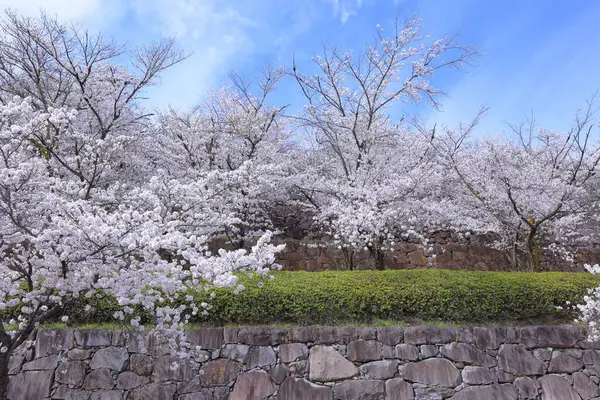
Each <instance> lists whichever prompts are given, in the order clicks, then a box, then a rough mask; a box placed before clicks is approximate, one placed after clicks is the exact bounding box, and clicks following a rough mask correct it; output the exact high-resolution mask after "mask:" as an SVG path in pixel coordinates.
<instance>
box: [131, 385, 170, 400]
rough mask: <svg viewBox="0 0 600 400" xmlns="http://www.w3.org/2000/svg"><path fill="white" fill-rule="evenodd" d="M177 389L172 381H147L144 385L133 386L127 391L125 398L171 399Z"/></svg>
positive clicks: (139, 399)
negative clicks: (165, 382) (162, 382)
mask: <svg viewBox="0 0 600 400" xmlns="http://www.w3.org/2000/svg"><path fill="white" fill-rule="evenodd" d="M176 390H177V385H175V384H174V383H168V384H164V385H161V384H158V383H149V384H147V385H145V386H142V387H139V388H135V389H133V390H131V392H129V396H128V397H127V400H165V399H172V398H173V396H174V395H175V391H176Z"/></svg>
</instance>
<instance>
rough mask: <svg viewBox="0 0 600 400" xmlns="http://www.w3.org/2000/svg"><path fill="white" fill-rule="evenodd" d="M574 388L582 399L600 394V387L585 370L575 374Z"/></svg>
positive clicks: (587, 399) (586, 399)
mask: <svg viewBox="0 0 600 400" xmlns="http://www.w3.org/2000/svg"><path fill="white" fill-rule="evenodd" d="M573 389H575V391H576V392H577V393H579V395H580V396H581V399H582V400H589V399H591V398H594V397H599V396H600V387H599V386H598V384H597V383H594V381H592V380H591V379H590V378H589V377H588V376H586V375H585V374H584V373H583V372H575V373H574V374H573Z"/></svg>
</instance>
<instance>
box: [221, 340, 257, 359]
mask: <svg viewBox="0 0 600 400" xmlns="http://www.w3.org/2000/svg"><path fill="white" fill-rule="evenodd" d="M249 352H250V346H248V345H246V344H226V345H225V347H223V349H222V350H221V357H225V358H229V359H231V360H234V361H237V362H239V363H245V362H246V360H247V359H248V353H249Z"/></svg>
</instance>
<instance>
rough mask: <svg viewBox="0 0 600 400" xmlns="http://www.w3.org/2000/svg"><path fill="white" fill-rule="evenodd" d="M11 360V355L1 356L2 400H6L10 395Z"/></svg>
mask: <svg viewBox="0 0 600 400" xmlns="http://www.w3.org/2000/svg"><path fill="white" fill-rule="evenodd" d="M9 360H10V353H9V352H6V353H2V354H0V399H3V400H4V399H6V396H7V395H8V382H9V376H8V361H9Z"/></svg>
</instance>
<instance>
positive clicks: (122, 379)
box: [117, 371, 150, 389]
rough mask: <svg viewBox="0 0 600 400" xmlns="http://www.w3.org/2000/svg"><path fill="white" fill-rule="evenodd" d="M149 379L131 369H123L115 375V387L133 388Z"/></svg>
mask: <svg viewBox="0 0 600 400" xmlns="http://www.w3.org/2000/svg"><path fill="white" fill-rule="evenodd" d="M149 380H150V379H149V378H147V377H144V376H140V375H138V374H135V373H133V372H131V371H125V372H122V373H120V374H119V376H118V377H117V389H133V388H136V387H139V386H142V385H145V384H146V383H148V381H149Z"/></svg>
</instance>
